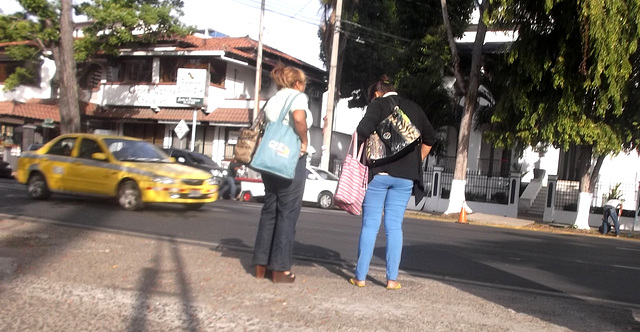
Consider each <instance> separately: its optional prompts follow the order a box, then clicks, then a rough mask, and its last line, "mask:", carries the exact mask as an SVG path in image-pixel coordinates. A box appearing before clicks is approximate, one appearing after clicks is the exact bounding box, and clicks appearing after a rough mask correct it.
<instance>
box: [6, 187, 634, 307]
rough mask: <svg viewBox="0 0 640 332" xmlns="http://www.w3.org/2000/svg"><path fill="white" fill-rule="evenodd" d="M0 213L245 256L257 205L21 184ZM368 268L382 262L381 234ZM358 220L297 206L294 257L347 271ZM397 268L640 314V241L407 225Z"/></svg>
mask: <svg viewBox="0 0 640 332" xmlns="http://www.w3.org/2000/svg"><path fill="white" fill-rule="evenodd" d="M0 197H2V199H1V200H0V214H5V215H18V216H24V217H30V218H38V219H42V220H47V221H54V222H60V223H67V224H73V225H76V226H81V227H88V228H94V227H95V228H103V229H111V230H120V231H125V232H131V233H140V234H146V235H148V236H160V237H166V238H171V239H178V240H186V241H194V242H203V243H207V244H210V245H216V246H219V247H224V248H226V249H228V250H236V251H244V252H250V251H251V247H252V245H253V239H254V236H255V231H256V224H257V220H258V216H259V213H260V208H261V205H260V204H258V203H248V202H236V201H224V200H223V201H218V202H215V203H212V204H209V205H207V206H205V207H204V208H203V209H202V210H199V211H186V210H184V209H182V207H179V206H170V205H156V206H152V207H149V208H148V209H147V210H145V211H140V212H128V211H124V210H122V209H120V207H119V206H118V205H117V204H116V203H115V202H114V201H105V200H103V199H96V198H91V199H87V198H77V197H71V196H63V195H53V196H52V197H51V199H49V200H47V201H34V200H30V199H29V198H27V195H26V191H25V188H24V186H22V185H20V184H18V183H17V182H15V181H13V180H10V179H2V180H0ZM380 233H382V234H380V236H379V238H378V244H377V246H376V251H375V257H374V262H373V263H374V264H377V265H382V264H383V260H384V236H383V233H384V230H381V232H380ZM358 234H359V217H355V216H351V215H348V214H346V213H344V212H342V211H338V210H331V211H328V210H322V209H319V208H315V207H304V208H303V212H302V216H301V218H300V220H299V223H298V227H297V235H296V247H295V253H296V257H297V259H301V260H312V261H321V262H323V263H332V264H338V265H341V266H343V267H344V266H347V267H349V266H352V265H353V263H354V262H355V259H356V256H355V254H356V250H357V242H358ZM401 269H402V270H404V271H405V272H407V273H409V274H412V275H415V276H422V277H427V278H431V279H436V280H440V281H444V282H447V281H451V282H456V283H460V282H463V283H468V284H470V285H490V286H491V287H494V288H495V287H497V288H503V289H516V290H520V291H526V292H531V293H533V294H537V295H540V296H566V297H574V298H583V299H589V300H590V301H594V302H596V303H598V302H600V303H603V304H611V305H616V306H623V307H629V308H635V309H638V308H640V241H633V240H623V239H614V238H597V237H584V236H576V235H566V234H550V233H544V232H532V231H527V230H518V229H509V228H496V227H488V226H482V225H461V224H456V223H452V222H442V221H434V220H425V219H411V218H406V219H405V225H404V251H403V261H402V266H401Z"/></svg>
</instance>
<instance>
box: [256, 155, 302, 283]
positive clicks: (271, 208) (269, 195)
mask: <svg viewBox="0 0 640 332" xmlns="http://www.w3.org/2000/svg"><path fill="white" fill-rule="evenodd" d="M306 159H307V157H306V155H304V156H302V157H301V158H300V159H299V160H298V165H297V166H296V173H295V176H294V178H293V180H283V179H282V178H281V177H277V176H273V175H269V174H262V181H263V182H264V189H265V195H264V205H263V206H262V212H261V215H260V223H259V225H258V233H257V235H256V242H255V245H254V248H253V264H258V265H268V267H269V269H270V270H272V271H289V270H291V265H292V264H293V243H294V240H295V236H296V223H297V222H298V217H299V216H300V210H301V209H302V194H303V192H304V184H305V180H306V167H305V165H306Z"/></svg>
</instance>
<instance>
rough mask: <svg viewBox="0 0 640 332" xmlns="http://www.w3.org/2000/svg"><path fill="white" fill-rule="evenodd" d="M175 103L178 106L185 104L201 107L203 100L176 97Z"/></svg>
mask: <svg viewBox="0 0 640 332" xmlns="http://www.w3.org/2000/svg"><path fill="white" fill-rule="evenodd" d="M176 103H178V104H186V105H194V106H202V105H204V98H194V97H176Z"/></svg>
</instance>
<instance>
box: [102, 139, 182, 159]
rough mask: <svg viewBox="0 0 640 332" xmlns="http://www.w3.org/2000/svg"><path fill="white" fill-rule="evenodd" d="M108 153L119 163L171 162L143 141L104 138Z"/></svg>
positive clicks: (167, 157) (151, 145)
mask: <svg viewBox="0 0 640 332" xmlns="http://www.w3.org/2000/svg"><path fill="white" fill-rule="evenodd" d="M104 143H105V144H106V145H107V148H108V149H109V152H111V154H113V156H114V157H115V158H116V159H118V160H120V161H138V162H165V163H168V162H171V160H170V159H169V156H168V155H167V154H166V153H164V152H163V151H162V150H161V149H159V148H158V147H156V146H155V145H153V144H151V143H148V142H145V141H135V140H128V139H122V138H106V139H104Z"/></svg>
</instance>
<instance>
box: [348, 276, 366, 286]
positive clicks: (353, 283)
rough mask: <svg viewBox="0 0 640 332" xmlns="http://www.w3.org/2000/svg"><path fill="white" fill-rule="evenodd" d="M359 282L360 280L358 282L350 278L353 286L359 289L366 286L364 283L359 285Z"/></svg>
mask: <svg viewBox="0 0 640 332" xmlns="http://www.w3.org/2000/svg"><path fill="white" fill-rule="evenodd" d="M358 281H359V280H356V279H355V278H349V282H350V283H351V284H352V285H354V286H357V287H364V285H365V284H364V282H363V283H362V284H359V283H358Z"/></svg>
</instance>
